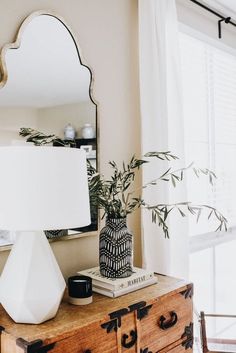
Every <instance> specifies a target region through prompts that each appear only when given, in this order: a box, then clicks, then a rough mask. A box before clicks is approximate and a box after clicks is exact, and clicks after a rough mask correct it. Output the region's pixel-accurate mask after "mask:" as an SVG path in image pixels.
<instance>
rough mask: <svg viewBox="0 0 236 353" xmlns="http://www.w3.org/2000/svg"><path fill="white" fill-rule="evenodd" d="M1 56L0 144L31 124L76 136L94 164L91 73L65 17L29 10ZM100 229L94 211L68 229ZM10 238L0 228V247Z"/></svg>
mask: <svg viewBox="0 0 236 353" xmlns="http://www.w3.org/2000/svg"><path fill="white" fill-rule="evenodd" d="M0 61H1V64H0V65H1V66H0V73H1V77H0V145H12V144H22V143H27V142H26V139H25V138H23V137H21V136H20V135H19V132H20V129H21V128H31V129H34V130H36V131H40V132H42V133H44V134H46V135H50V134H53V135H56V136H59V137H60V138H61V139H68V138H73V139H75V143H76V147H77V148H83V149H85V150H86V153H87V157H88V159H89V160H90V162H91V164H92V165H93V166H95V167H96V166H97V131H98V127H97V105H96V103H95V101H94V99H93V98H92V91H91V86H92V73H91V70H90V69H89V68H88V67H87V66H86V65H84V64H83V63H82V59H81V53H80V50H79V47H78V42H77V40H76V38H75V36H74V35H73V34H72V31H71V30H70V28H69V27H68V26H67V25H66V23H65V21H64V20H63V19H62V18H61V17H60V16H58V15H55V14H53V13H49V12H45V11H40V12H37V13H33V14H31V15H30V16H29V17H27V18H26V20H25V21H24V22H23V23H22V25H21V26H20V29H19V31H18V33H17V36H16V40H15V41H14V42H13V43H11V44H7V45H5V46H4V47H3V48H2V51H1V60H0ZM73 135H74V136H73ZM68 173H70V171H69V170H68ZM16 177H17V176H16ZM96 230H97V215H96V210H95V211H94V210H93V214H92V223H91V225H90V226H88V227H86V228H83V229H76V230H69V231H68V233H67V235H66V238H67V239H70V238H71V237H73V238H74V237H75V236H76V237H78V236H80V234H81V233H84V232H86V234H87V235H90V234H93V235H94V232H96ZM83 235H84V234H83ZM53 236H55V234H51V235H50V234H49V236H48V237H49V238H50V237H53ZM56 236H57V237H56V239H58V236H60V234H56ZM12 242H14V234H11V233H10V232H7V231H0V246H6V245H9V244H11V243H12Z"/></svg>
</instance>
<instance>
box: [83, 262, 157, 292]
mask: <svg viewBox="0 0 236 353" xmlns="http://www.w3.org/2000/svg"><path fill="white" fill-rule="evenodd" d="M78 274H80V275H84V276H88V277H91V278H92V282H93V286H97V287H99V288H105V289H108V290H113V291H116V290H120V289H123V288H127V287H130V286H133V285H136V284H141V283H143V282H146V281H148V280H150V279H153V278H155V276H154V272H152V271H147V270H144V269H142V268H138V267H134V268H133V273H132V275H131V276H129V277H126V278H108V277H103V276H102V275H101V274H100V271H99V267H93V268H89V269H87V270H83V271H79V272H78Z"/></svg>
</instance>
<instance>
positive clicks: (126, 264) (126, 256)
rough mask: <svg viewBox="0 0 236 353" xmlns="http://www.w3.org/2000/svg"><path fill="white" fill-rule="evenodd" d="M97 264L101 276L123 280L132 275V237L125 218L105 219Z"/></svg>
mask: <svg viewBox="0 0 236 353" xmlns="http://www.w3.org/2000/svg"><path fill="white" fill-rule="evenodd" d="M99 263H100V273H101V275H102V276H105V277H110V278H124V277H129V276H131V274H132V268H133V236H132V234H131V233H130V231H129V230H128V228H127V225H126V218H115V219H110V218H107V220H106V225H105V227H104V228H102V230H101V232H100V239H99Z"/></svg>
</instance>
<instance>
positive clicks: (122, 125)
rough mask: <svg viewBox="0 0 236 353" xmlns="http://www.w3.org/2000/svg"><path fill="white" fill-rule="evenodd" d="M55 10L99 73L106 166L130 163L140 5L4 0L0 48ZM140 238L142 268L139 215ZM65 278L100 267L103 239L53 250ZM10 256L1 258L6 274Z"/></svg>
mask: <svg viewBox="0 0 236 353" xmlns="http://www.w3.org/2000/svg"><path fill="white" fill-rule="evenodd" d="M41 9H45V10H46V9H49V10H54V11H56V12H57V13H58V14H60V15H61V16H63V17H64V18H65V20H66V21H67V23H68V24H69V25H70V26H71V27H72V29H73V30H74V32H75V34H76V35H77V37H78V39H79V46H80V47H81V48H82V54H83V56H84V58H85V59H86V63H87V64H88V65H89V66H90V67H91V68H92V71H93V73H94V97H95V99H96V100H97V101H98V103H99V119H100V128H99V131H100V166H101V170H102V172H104V173H106V172H108V167H107V162H108V161H109V160H110V159H114V160H116V161H118V162H119V161H122V160H123V159H124V160H128V159H129V158H130V156H131V155H132V154H133V153H136V154H137V155H138V154H139V151H140V126H139V120H140V119H139V99H138V70H137V66H138V59H137V58H138V53H137V33H138V30H137V18H138V16H137V1H136V0H99V1H94V0H67V1H58V0H37V1H32V0H21V1H17V0H10V1H9V0H1V2H0V47H2V45H3V44H5V43H8V42H11V41H12V39H13V38H14V36H15V33H16V30H17V28H18V26H19V24H20V22H21V21H22V20H23V19H24V18H25V17H26V16H27V15H29V14H30V13H31V12H33V11H36V10H41ZM129 226H130V228H131V230H132V231H133V233H134V238H135V263H136V264H138V265H140V264H141V252H140V222H139V213H137V214H135V215H133V216H131V217H130V218H129ZM52 247H53V250H54V251H55V254H56V257H57V259H58V262H59V265H60V267H61V269H62V271H63V273H64V274H65V276H68V275H71V274H72V273H74V272H75V271H76V270H77V269H81V268H85V267H88V266H93V265H95V264H97V259H98V257H97V255H98V238H97V237H91V238H83V239H79V240H71V241H64V242H56V243H53V245H52ZM7 255H8V252H1V253H0V269H1V268H2V267H3V265H4V262H5V260H6V257H7Z"/></svg>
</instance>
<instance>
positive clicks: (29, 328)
mask: <svg viewBox="0 0 236 353" xmlns="http://www.w3.org/2000/svg"><path fill="white" fill-rule="evenodd" d="M192 294H193V287H192V284H189V283H186V282H184V281H182V280H179V279H175V278H171V277H167V276H161V275H158V283H157V284H155V285H152V286H149V287H146V288H144V289H140V290H138V291H135V292H133V293H129V294H126V295H124V296H122V297H119V298H116V299H111V298H108V297H105V296H102V295H98V294H94V298H93V299H94V300H93V303H92V304H89V305H87V306H74V305H70V304H68V303H67V297H66V295H65V298H64V300H63V302H62V304H61V306H60V309H59V311H58V314H57V316H56V317H55V318H54V319H53V320H49V321H47V322H45V323H43V324H40V325H25V324H15V323H14V322H13V321H12V320H11V319H10V317H9V316H8V315H7V314H6V312H5V311H4V309H3V308H2V307H1V308H0V326H1V327H0V329H1V353H27V352H28V353H45V352H49V353H119V352H126V353H134V352H138V353H150V352H152V353H155V352H161V353H165V352H171V353H182V352H184V351H186V350H187V351H188V353H191V350H192V345H193V318H192Z"/></svg>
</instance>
